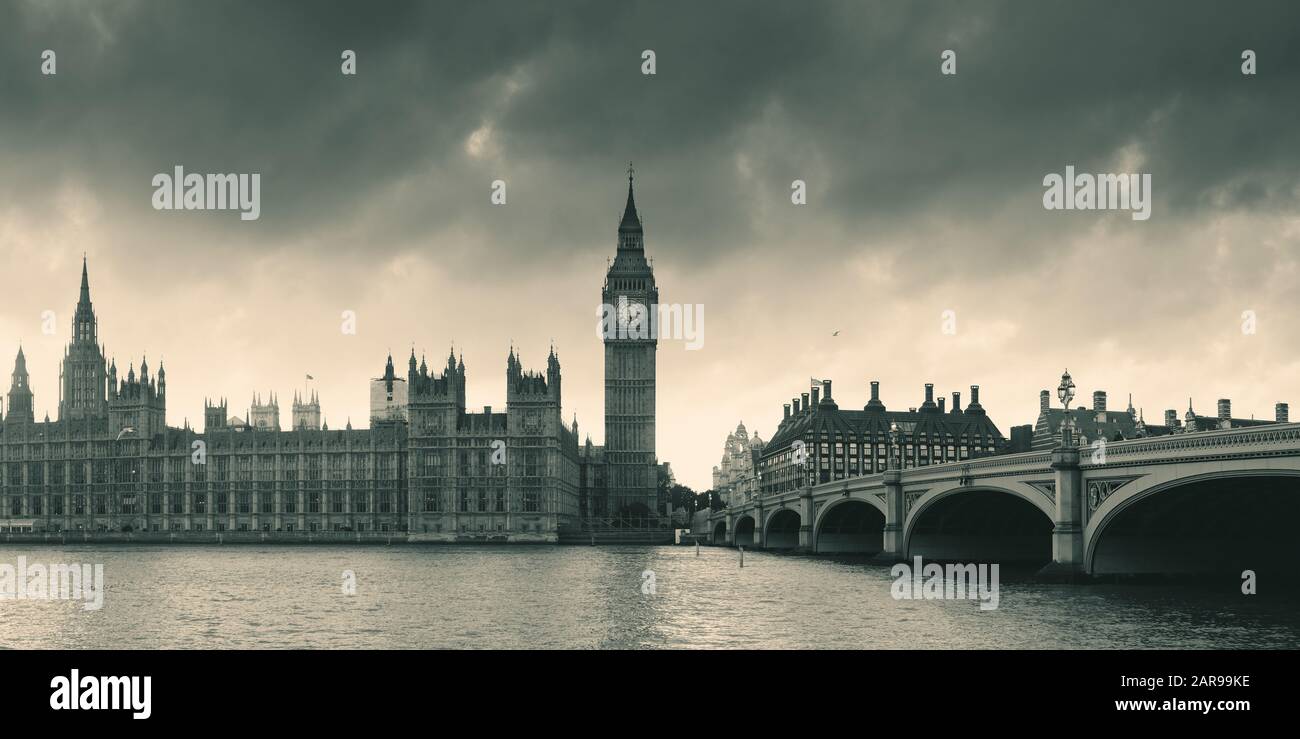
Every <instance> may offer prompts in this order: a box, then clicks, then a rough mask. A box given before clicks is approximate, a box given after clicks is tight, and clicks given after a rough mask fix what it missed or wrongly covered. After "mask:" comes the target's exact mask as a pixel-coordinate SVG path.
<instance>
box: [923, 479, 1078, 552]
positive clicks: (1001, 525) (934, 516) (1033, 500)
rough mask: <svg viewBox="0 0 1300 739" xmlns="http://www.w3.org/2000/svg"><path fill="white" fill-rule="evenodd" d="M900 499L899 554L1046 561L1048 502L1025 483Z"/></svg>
mask: <svg viewBox="0 0 1300 739" xmlns="http://www.w3.org/2000/svg"><path fill="white" fill-rule="evenodd" d="M903 493H904V496H905V501H906V503H905V510H906V516H905V519H904V524H903V554H904V556H906V557H908V558H911V557H913V556H917V555H920V556H922V557H925V558H927V559H937V560H961V561H987V562H1008V563H1015V562H1023V563H1025V564H1027V565H1028V564H1037V565H1042V564H1046V563H1047V562H1050V561H1051V559H1052V529H1053V520H1054V518H1055V514H1056V507H1055V503H1054V501H1053V500H1052V499H1051V498H1050V497H1049V496H1048V495H1047V494H1046V493H1045V492H1043V491H1042V489H1041V488H1036V487H1034V486H1032V485H1030V484H1028V483H1027V482H1020V481H1016V482H1005V481H995V482H989V483H981V482H976V483H974V484H967V485H961V484H959V483H958V484H952V485H945V486H940V487H936V488H931V489H928V490H925V491H921V492H919V494H918V493H917V492H913V493H911V494H910V495H909V493H908V490H907V488H906V487H905V488H904V489H903Z"/></svg>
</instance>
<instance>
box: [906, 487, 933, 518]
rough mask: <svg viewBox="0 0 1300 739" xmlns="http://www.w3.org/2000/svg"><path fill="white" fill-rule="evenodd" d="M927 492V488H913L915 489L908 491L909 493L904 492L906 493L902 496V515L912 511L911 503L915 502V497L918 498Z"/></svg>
mask: <svg viewBox="0 0 1300 739" xmlns="http://www.w3.org/2000/svg"><path fill="white" fill-rule="evenodd" d="M927 492H929V491H928V490H915V491H913V492H910V493H906V494H904V496H903V514H904V515H907V514H908V513H911V512H912V505H913V504H915V503H916V499H917V498H920V497H921V496H922V495H925V494H926V493H927Z"/></svg>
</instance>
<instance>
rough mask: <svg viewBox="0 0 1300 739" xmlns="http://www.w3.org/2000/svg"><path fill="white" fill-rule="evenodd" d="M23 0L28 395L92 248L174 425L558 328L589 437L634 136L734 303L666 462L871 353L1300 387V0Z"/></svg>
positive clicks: (14, 315) (1208, 388) (664, 296)
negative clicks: (222, 188)
mask: <svg viewBox="0 0 1300 739" xmlns="http://www.w3.org/2000/svg"><path fill="white" fill-rule="evenodd" d="M4 5H5V9H4V10H3V11H2V12H0V14H2V15H3V16H4V17H5V21H4V23H3V24H0V273H3V280H4V289H3V300H0V357H3V360H2V361H4V362H6V363H7V362H9V361H11V358H12V356H13V355H14V353H15V352H16V351H17V347H18V343H19V341H20V340H21V341H22V345H23V346H24V348H25V349H26V353H27V357H28V367H29V368H30V370H31V372H32V387H33V388H34V390H35V393H36V407H37V414H38V416H43V415H44V414H45V413H46V412H49V413H50V415H51V417H53V416H55V415H56V413H57V402H58V387H57V379H58V362H59V358H60V356H61V352H62V348H63V345H64V343H65V342H66V341H67V340H68V339H69V333H70V332H69V322H70V320H71V316H72V309H73V306H74V304H75V302H76V298H77V285H78V279H79V273H80V261H81V255H82V253H83V252H85V253H87V254H88V255H89V261H90V277H91V292H92V297H93V299H94V303H95V308H96V311H97V313H98V315H99V321H100V335H101V338H102V340H103V341H104V342H106V344H107V346H108V350H109V353H110V355H112V356H114V357H116V360H117V363H118V366H119V368H121V370H122V372H123V373H125V369H126V366H127V365H128V364H130V363H132V362H134V363H135V364H136V366H137V367H138V364H139V360H140V357H141V355H143V354H146V353H147V356H148V358H149V361H150V364H151V365H152V366H156V364H155V363H156V361H157V360H165V362H166V367H167V373H168V390H169V397H168V420H169V422H171V423H173V424H175V425H180V424H181V423H182V421H183V420H185V419H187V418H188V419H189V421H190V422H191V423H194V424H196V425H197V424H200V423H201V418H202V406H203V398H204V397H205V396H220V395H224V396H228V397H229V398H230V399H231V403H232V406H233V407H232V409H231V413H232V414H236V415H240V416H243V415H244V414H245V412H246V408H247V406H248V402H249V399H250V398H251V396H252V395H253V393H254V392H255V391H256V392H261V393H262V394H263V395H267V394H269V393H270V392H271V391H276V392H278V393H279V396H280V398H281V409H282V414H283V417H282V423H284V424H286V425H287V424H288V423H289V408H288V407H289V404H290V400H291V398H292V395H293V392H294V390H295V388H301V387H302V386H303V378H304V375H305V374H306V373H311V374H312V375H314V376H315V378H316V383H315V386H316V388H317V390H318V392H319V394H320V397H321V402H322V405H323V407H324V411H325V416H326V419H327V420H328V422H329V423H330V425H331V427H335V426H342V425H343V424H344V423H345V422H346V421H347V420H348V419H349V418H350V419H351V420H352V422H353V423H354V425H364V424H365V422H366V418H367V416H368V395H367V382H366V381H367V380H368V379H369V378H370V377H373V376H377V375H379V374H380V373H381V372H382V370H383V366H384V360H385V356H386V353H387V352H388V351H390V350H391V351H392V353H393V355H394V360H395V361H396V362H397V363H398V364H399V367H404V362H405V359H406V357H407V356H408V355H409V353H410V351H411V348H412V346H414V347H415V349H416V352H417V354H418V353H425V352H427V355H428V358H429V362H430V364H431V365H434V366H441V365H442V364H443V360H444V359H445V357H446V354H447V351H448V348H449V347H450V346H451V345H453V344H454V345H455V347H456V351H457V352H458V353H460V352H463V353H464V360H465V365H466V368H467V371H468V375H469V387H468V393H469V404H470V406H471V407H475V408H477V407H481V406H483V405H492V406H494V407H497V408H499V407H501V406H503V405H504V401H505V384H504V378H505V364H506V354H507V352H508V350H509V347H510V344H511V342H512V341H513V343H514V345H515V346H516V347H517V348H518V350H519V352H520V355H521V358H522V360H523V363H524V365H525V367H526V368H533V369H539V370H540V369H544V368H545V358H546V353H547V349H548V346H549V344H550V342H551V341H552V340H553V341H554V343H555V346H556V348H557V352H558V354H559V358H560V361H561V364H562V366H563V372H564V386H563V388H564V413H565V416H566V418H571V417H572V416H573V414H575V413H576V414H577V417H578V423H579V428H580V433H581V434H582V435H583V436H584V437H585V436H586V435H587V434H590V435H591V436H592V438H593V440H594V441H595V442H596V443H600V442H601V441H602V440H603V439H602V437H603V412H604V409H603V384H602V383H603V377H602V373H603V364H602V348H601V344H600V343H599V341H598V340H597V339H596V332H595V311H596V308H597V306H598V304H599V302H600V288H601V282H602V279H603V276H604V270H605V267H606V260H607V258H609V257H612V256H613V254H614V250H615V246H616V237H617V233H616V230H617V226H618V220H619V215H620V213H621V210H622V206H623V201H624V197H625V193H626V175H625V170H626V168H627V164H628V162H629V161H632V162H634V163H635V166H636V171H637V180H636V183H637V203H638V205H639V206H640V208H641V214H642V216H643V217H644V219H645V227H646V249H647V253H648V255H649V256H650V257H652V258H653V259H654V265H655V270H656V275H657V278H658V281H659V285H660V298H661V300H662V301H663V302H667V303H690V304H697V303H698V304H703V305H704V306H705V315H706V335H705V343H704V347H703V348H702V349H701V350H699V351H687V350H686V349H685V348H684V346H683V343H682V342H674V341H667V342H662V343H661V345H660V350H659V374H658V381H659V382H658V401H659V404H658V418H659V421H658V452H659V456H660V460H661V461H668V462H671V463H672V465H673V469H674V471H675V472H676V474H677V476H678V479H679V481H681V482H684V483H685V484H688V485H691V486H693V487H696V488H697V489H703V488H707V487H708V486H709V485H710V476H709V473H710V469H711V467H712V466H713V465H714V464H717V463H718V460H719V458H720V456H721V453H722V445H723V441H724V440H725V438H726V435H727V433H728V432H729V431H730V430H732V429H733V428H734V427H735V426H736V424H737V422H739V421H742V420H743V421H744V422H745V424H746V426H747V427H748V428H749V429H750V431H758V432H759V433H760V434H761V435H762V436H763V437H764V438H768V437H770V436H771V434H772V431H773V429H774V428H775V426H776V423H777V422H778V420H779V419H780V416H781V404H782V403H785V402H789V399H790V397H791V396H792V395H795V394H797V393H799V392H801V391H806V390H807V385H808V378H809V377H818V378H830V379H833V380H834V381H835V383H836V384H835V387H834V390H835V392H834V394H835V398H836V400H837V401H838V402H839V403H840V405H841V407H858V408H860V407H861V406H862V405H863V404H864V403H865V402H866V400H867V383H868V381H869V380H871V379H879V380H880V381H881V382H882V399H883V400H884V402H885V403H886V405H887V406H890V407H894V408H906V407H908V406H915V405H919V404H920V402H921V400H922V399H923V398H922V393H923V383H925V382H934V383H935V384H936V386H937V387H936V389H937V391H938V392H940V393H942V394H944V395H945V396H946V395H949V394H950V393H951V392H952V391H954V390H959V391H961V392H962V394H963V401H965V400H968V398H969V389H968V386H969V385H971V384H979V385H980V386H981V401H982V403H983V405H984V406H985V408H986V409H987V410H988V411H989V413H990V414H991V416H992V418H993V420H994V421H995V422H996V423H997V424H998V426H999V428H1001V429H1002V431H1003V432H1004V433H1009V429H1010V427H1011V426H1013V425H1017V424H1022V423H1031V422H1032V421H1033V419H1034V417H1035V415H1036V411H1037V403H1038V391H1039V389H1041V388H1054V387H1055V386H1056V383H1057V381H1058V379H1059V376H1060V374H1061V371H1062V370H1063V369H1064V368H1065V367H1068V368H1069V369H1070V372H1071V373H1072V374H1073V376H1074V378H1075V380H1076V382H1077V383H1078V386H1079V391H1080V398H1079V402H1088V398H1089V397H1090V395H1091V392H1092V391H1093V390H1094V389H1104V390H1107V391H1109V393H1110V397H1111V403H1112V405H1119V406H1122V405H1123V404H1124V401H1125V400H1126V398H1127V394H1128V393H1130V392H1131V393H1132V394H1133V402H1134V404H1135V405H1137V406H1140V407H1142V408H1144V409H1145V414H1146V418H1147V420H1148V421H1156V422H1158V421H1159V420H1160V418H1161V415H1162V411H1163V409H1165V408H1177V409H1178V410H1179V413H1180V415H1181V413H1182V412H1183V411H1184V410H1185V409H1186V407H1187V402H1188V397H1189V396H1190V397H1191V398H1192V399H1193V401H1194V403H1195V406H1196V409H1197V410H1198V411H1199V412H1202V413H1206V414H1213V413H1214V404H1215V400H1216V399H1217V398H1220V397H1228V398H1232V399H1233V403H1234V406H1233V407H1234V415H1237V416H1241V417H1249V416H1250V415H1252V414H1253V415H1255V416H1256V417H1269V418H1271V417H1272V414H1273V404H1274V403H1275V402H1276V401H1290V402H1292V403H1293V404H1296V409H1295V410H1296V413H1297V415H1300V348H1298V342H1297V339H1300V317H1298V316H1297V308H1298V307H1300V269H1298V268H1297V249H1300V218H1297V205H1298V203H1300V184H1298V183H1300V126H1297V122H1298V121H1300V96H1298V95H1297V90H1300V31H1298V30H1297V29H1300V5H1297V4H1295V3H1289V2H1278V3H1267V4H1265V3H1249V2H1247V3H1231V4H1228V3H1188V2H1169V3H1156V2H1144V3H1121V2H1101V3H1088V4H1078V3H1069V4H1067V3H1053V2H980V3H971V2H954V3H932V2H915V3H913V2H907V3H903V2H882V3H871V2H844V3H817V2H798V3H775V2H750V3H726V2H708V3H700V2H681V3H674V2H664V1H663V0H654V1H652V2H633V3H628V2H617V3H612V2H607V1H596V2H589V3H561V2H546V3H522V2H521V3H511V4H510V5H511V6H513V7H512V8H510V9H507V5H505V4H502V3H397V2H386V3H383V4H382V5H380V6H377V7H379V8H381V9H382V13H379V14H376V10H375V9H376V6H375V4H373V3H357V4H355V5H341V4H340V5H331V4H325V3H301V4H287V3H274V4H271V3H233V2H222V3H173V2H116V3H67V2H49V1H48V0H41V1H40V2H35V1H32V2H16V3H15V2H12V1H11V0H5V2H4ZM45 49H52V50H54V51H55V52H56V54H57V74H56V75H53V76H46V75H42V74H41V73H40V66H41V53H42V51H43V50H45ZM344 49H353V50H355V51H356V53H357V74H356V76H354V77H349V76H344V75H342V74H341V72H340V64H341V60H340V54H341V52H342V50H344ZM645 49H652V50H654V51H655V53H656V57H657V59H656V61H657V70H656V71H657V74H655V75H653V76H648V75H643V74H642V73H641V65H642V51H643V50H645ZM945 49H952V50H954V51H955V52H956V54H957V74H956V75H952V76H945V75H942V74H940V55H941V53H942V52H943V51H944V50H945ZM1244 49H1251V50H1254V51H1255V52H1256V55H1257V59H1258V74H1256V75H1255V76H1246V75H1243V74H1242V73H1241V63H1242V61H1241V53H1242V50H1244ZM177 165H181V166H184V167H185V168H186V170H187V171H190V172H257V173H260V174H261V217H260V219H258V220H256V221H241V220H240V219H239V217H238V215H236V214H234V213H230V212H206V213H204V212H168V211H156V210H154V209H153V208H152V207H151V197H152V195H153V188H152V185H151V184H150V183H151V180H152V178H153V175H154V174H156V173H159V172H171V171H172V168H173V167H175V166H177ZM1067 165H1074V166H1075V167H1076V168H1077V169H1078V170H1079V171H1087V172H1139V173H1149V174H1150V175H1151V177H1152V184H1153V188H1154V195H1153V205H1152V212H1151V218H1150V219H1149V220H1147V221H1135V220H1132V219H1131V218H1130V216H1129V214H1128V213H1123V212H1118V213H1117V212H1096V211H1082V212H1080V211H1076V212H1061V211H1046V210H1044V208H1043V201H1042V196H1043V191H1044V188H1043V178H1044V176H1045V175H1047V174H1049V173H1053V172H1055V173H1063V172H1064V170H1065V167H1066V166H1067ZM495 179H501V180H504V181H505V182H506V183H507V203H506V204H505V205H504V206H493V205H492V204H491V203H490V201H489V195H490V192H491V190H490V188H491V182H492V181H493V180H495ZM795 179H802V180H805V181H806V182H807V187H808V202H807V204H806V205H794V204H792V203H791V201H790V192H791V191H790V185H791V181H792V180H795ZM46 310H52V311H55V313H56V315H57V326H58V332H57V334H56V335H54V336H46V335H43V334H42V332H41V315H42V312H43V311H46ZM345 310H354V311H356V314H357V333H356V335H345V334H344V333H342V332H341V331H340V323H341V313H342V312H343V311H345ZM946 310H951V311H954V312H955V316H956V326H957V331H956V333H955V335H946V334H944V333H943V332H942V321H941V316H942V314H943V312H944V311H946ZM1248 310H1250V311H1255V315H1256V317H1257V318H1256V321H1257V331H1256V333H1254V334H1244V333H1243V332H1242V322H1243V318H1242V313H1243V311H1248ZM835 331H838V332H839V334H838V336H834V335H832V334H833V332H835ZM6 370H7V366H6ZM6 374H7V372H6Z"/></svg>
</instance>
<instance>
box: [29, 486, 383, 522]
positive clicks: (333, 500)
mask: <svg viewBox="0 0 1300 739" xmlns="http://www.w3.org/2000/svg"><path fill="white" fill-rule="evenodd" d="M186 498H187V495H186V494H185V493H165V494H164V493H149V494H136V493H120V494H107V493H99V494H92V495H82V494H74V495H70V496H67V498H66V508H65V498H64V496H61V495H54V496H43V495H32V496H27V497H24V496H20V495H13V496H9V501H8V505H7V506H6V507H5V508H6V510H7V512H8V514H9V516H10V517H18V516H24V515H27V516H44V515H50V516H63V515H66V514H65V510H66V513H67V514H71V515H74V516H84V515H87V514H93V515H116V514H121V515H136V514H140V513H144V512H145V508H146V507H147V509H148V512H149V513H151V514H154V515H162V514H163V513H169V514H173V515H184V514H186V513H193V514H195V515H206V514H208V513H210V512H211V513H216V514H228V513H252V512H253V511H254V508H256V509H257V512H258V513H298V511H299V509H300V508H301V510H302V511H303V512H305V513H325V512H329V513H371V512H374V513H402V512H404V511H405V505H404V503H405V501H404V499H403V498H402V496H400V495H398V494H397V493H396V492H395V491H392V490H379V491H375V492H374V493H373V495H372V494H363V495H347V494H346V493H344V492H331V493H322V492H320V491H307V492H305V493H302V494H300V495H293V494H290V495H283V494H282V495H276V494H274V493H271V494H259V495H258V496H257V497H256V500H255V499H254V496H253V494H252V493H248V492H237V493H211V494H209V493H206V492H195V493H190V494H189V495H188V498H189V510H188V511H187V510H186ZM277 501H278V503H279V505H277ZM24 503H25V504H26V505H24ZM372 508H373V511H372Z"/></svg>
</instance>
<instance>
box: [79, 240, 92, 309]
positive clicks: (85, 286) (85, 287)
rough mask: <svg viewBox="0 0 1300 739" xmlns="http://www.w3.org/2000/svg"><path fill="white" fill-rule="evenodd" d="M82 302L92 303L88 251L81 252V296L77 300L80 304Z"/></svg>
mask: <svg viewBox="0 0 1300 739" xmlns="http://www.w3.org/2000/svg"><path fill="white" fill-rule="evenodd" d="M82 303H85V304H86V305H90V274H89V273H88V272H87V271H86V253H85V252H84V251H83V252H82V253H81V297H80V299H78V300H77V304H78V306H80V305H81V304H82Z"/></svg>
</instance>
